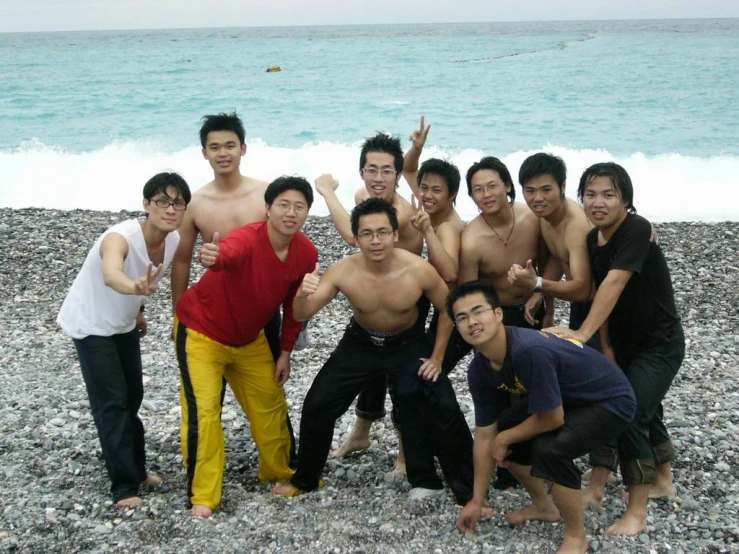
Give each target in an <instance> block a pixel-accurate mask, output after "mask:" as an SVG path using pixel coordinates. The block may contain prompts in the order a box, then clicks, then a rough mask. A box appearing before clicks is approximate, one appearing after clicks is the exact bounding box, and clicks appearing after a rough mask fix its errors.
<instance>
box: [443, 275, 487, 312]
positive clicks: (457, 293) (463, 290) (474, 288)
mask: <svg viewBox="0 0 739 554" xmlns="http://www.w3.org/2000/svg"><path fill="white" fill-rule="evenodd" d="M478 292H481V293H482V294H483V295H484V296H485V300H487V301H488V303H489V304H490V305H491V306H492V307H493V309H495V308H499V307H500V297H499V296H498V291H497V290H495V287H494V286H493V284H492V283H491V282H490V281H488V280H484V279H480V280H479V281H470V282H468V283H463V284H461V285H458V286H456V287H454V288H453V289H452V290H451V291H449V294H448V295H447V297H446V313H447V314H449V317H450V318H451V319H452V321H454V303H455V302H456V301H457V300H459V299H460V298H464V297H465V296H469V295H470V294H475V293H478Z"/></svg>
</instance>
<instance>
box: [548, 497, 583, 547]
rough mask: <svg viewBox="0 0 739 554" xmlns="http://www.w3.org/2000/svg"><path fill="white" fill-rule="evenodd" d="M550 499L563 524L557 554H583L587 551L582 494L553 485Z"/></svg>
mask: <svg viewBox="0 0 739 554" xmlns="http://www.w3.org/2000/svg"><path fill="white" fill-rule="evenodd" d="M552 498H553V499H554V503H555V504H556V505H557V508H559V511H560V512H561V514H562V519H564V522H565V536H564V539H563V540H562V546H560V548H559V550H557V554H585V553H586V552H587V551H588V539H587V538H586V537H585V523H584V522H583V514H582V512H583V510H582V492H581V491H580V490H579V489H570V488H567V487H563V486H562V485H556V484H555V485H554V486H553V487H552Z"/></svg>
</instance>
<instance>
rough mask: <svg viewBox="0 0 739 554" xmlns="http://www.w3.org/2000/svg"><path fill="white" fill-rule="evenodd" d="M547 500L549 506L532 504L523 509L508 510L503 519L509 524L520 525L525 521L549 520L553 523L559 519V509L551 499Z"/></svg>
mask: <svg viewBox="0 0 739 554" xmlns="http://www.w3.org/2000/svg"><path fill="white" fill-rule="evenodd" d="M549 502H551V506H547V507H545V508H538V507H536V506H534V505H533V504H532V505H531V506H529V507H528V508H524V509H523V510H518V511H516V512H508V513H507V514H505V516H503V517H505V520H506V521H507V522H508V523H509V524H510V525H521V524H522V523H524V522H526V521H549V522H551V523H555V522H557V521H559V510H558V509H557V507H556V506H555V505H554V502H552V501H551V499H550V500H549Z"/></svg>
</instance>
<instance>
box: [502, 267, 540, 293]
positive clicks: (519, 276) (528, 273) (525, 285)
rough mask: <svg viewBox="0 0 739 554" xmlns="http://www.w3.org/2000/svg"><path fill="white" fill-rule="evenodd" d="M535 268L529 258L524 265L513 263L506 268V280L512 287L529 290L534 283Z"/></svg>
mask: <svg viewBox="0 0 739 554" xmlns="http://www.w3.org/2000/svg"><path fill="white" fill-rule="evenodd" d="M536 277H537V275H536V269H534V264H533V263H532V261H531V260H527V261H526V266H525V267H522V266H520V265H519V264H513V265H512V266H511V269H509V270H508V282H509V283H510V284H511V285H513V286H514V287H518V288H522V289H527V290H531V289H533V288H534V286H535V285H536Z"/></svg>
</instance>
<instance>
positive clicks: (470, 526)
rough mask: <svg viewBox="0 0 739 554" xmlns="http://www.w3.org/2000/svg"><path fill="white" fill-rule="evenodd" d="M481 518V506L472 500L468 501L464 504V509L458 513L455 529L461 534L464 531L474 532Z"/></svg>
mask: <svg viewBox="0 0 739 554" xmlns="http://www.w3.org/2000/svg"><path fill="white" fill-rule="evenodd" d="M481 516H482V505H481V504H478V503H477V502H475V501H474V500H470V501H469V502H467V504H465V506H464V508H462V509H461V510H460V511H459V515H458V516H457V529H459V530H460V531H462V532H463V533H464V532H466V531H475V529H476V527H477V522H478V521H479V520H480V517H481Z"/></svg>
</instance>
